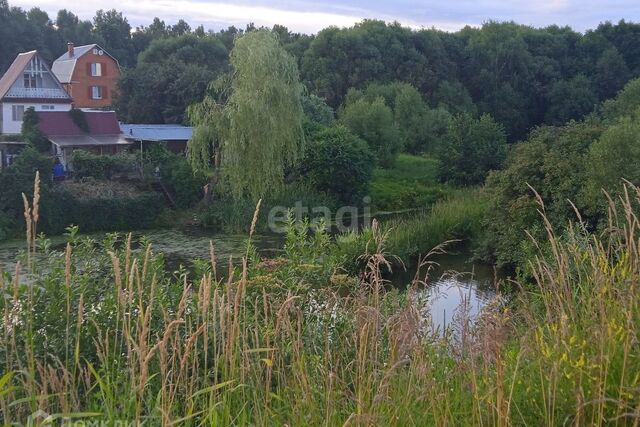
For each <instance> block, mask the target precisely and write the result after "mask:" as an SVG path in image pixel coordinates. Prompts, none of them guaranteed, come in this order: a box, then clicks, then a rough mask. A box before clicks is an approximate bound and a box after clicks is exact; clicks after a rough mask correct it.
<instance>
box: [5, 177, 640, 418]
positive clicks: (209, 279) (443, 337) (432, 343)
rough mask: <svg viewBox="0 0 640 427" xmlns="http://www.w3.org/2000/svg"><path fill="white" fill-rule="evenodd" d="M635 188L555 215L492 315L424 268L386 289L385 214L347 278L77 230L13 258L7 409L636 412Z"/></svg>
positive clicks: (72, 414) (125, 413)
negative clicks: (589, 219) (196, 266)
mask: <svg viewBox="0 0 640 427" xmlns="http://www.w3.org/2000/svg"><path fill="white" fill-rule="evenodd" d="M638 202H640V190H639V189H638V188H636V187H632V186H630V185H627V187H626V191H625V193H624V195H623V196H622V197H621V198H620V199H618V200H612V201H610V223H609V227H608V229H607V230H606V233H604V234H603V235H602V236H594V235H590V234H587V233H585V232H584V231H583V230H582V229H581V227H580V226H579V224H575V225H572V226H569V227H568V228H567V230H554V229H552V227H551V226H550V225H548V230H547V232H548V238H547V239H548V242H546V243H548V244H549V245H550V247H551V248H552V250H551V251H550V252H549V251H546V250H545V251H541V252H540V254H539V255H538V256H536V257H535V258H532V259H531V260H530V263H531V267H532V271H534V272H535V274H534V276H533V277H534V279H533V280H534V283H531V284H529V285H530V286H528V287H526V286H525V284H522V285H523V291H522V292H520V293H518V294H517V296H516V297H515V298H514V300H513V301H511V302H510V303H509V304H508V305H506V304H505V303H504V302H503V301H500V300H496V301H494V302H493V303H491V304H489V305H488V306H487V308H486V309H485V310H484V312H483V313H482V314H481V315H480V318H479V319H478V320H477V321H476V322H470V320H469V318H468V316H467V315H466V314H465V312H464V310H462V311H461V312H460V313H459V314H458V315H457V316H456V317H455V318H456V320H455V322H454V323H455V324H454V325H453V328H455V331H449V332H446V333H444V334H441V333H440V332H438V331H434V330H433V328H432V327H431V323H430V319H429V317H428V316H425V315H424V306H423V304H424V303H423V302H422V301H421V300H420V298H419V297H418V293H417V292H416V289H418V288H419V286H420V283H419V278H418V277H417V278H416V280H415V282H414V283H413V284H412V285H411V286H410V287H409V289H408V290H407V291H405V292H398V291H386V290H385V282H384V279H383V277H384V276H383V275H382V274H381V270H384V269H385V268H388V265H389V263H390V262H391V261H392V260H393V252H392V248H393V246H392V245H391V241H392V240H391V239H392V237H391V236H392V233H393V231H389V230H386V231H385V230H382V229H381V228H379V227H378V226H377V225H376V226H374V228H373V229H372V230H371V231H370V233H371V236H372V240H371V244H370V245H369V246H368V248H367V251H366V253H365V254H364V255H363V258H362V261H363V265H365V269H364V272H363V273H364V274H363V275H362V276H361V277H360V278H357V279H354V282H353V283H354V284H353V286H352V287H351V288H350V289H349V291H348V292H346V293H345V292H343V291H341V292H337V291H336V290H335V288H334V286H333V284H332V283H329V282H328V283H326V284H325V285H324V286H291V283H298V284H300V283H301V282H304V281H305V280H306V277H307V276H305V275H297V274H298V271H299V270H297V269H295V268H289V267H286V264H285V265H283V266H279V264H276V266H275V267H273V266H270V267H269V268H267V267H264V266H260V265H255V264H253V263H254V261H253V260H252V259H251V257H246V258H245V259H244V260H243V262H242V266H241V267H233V266H231V267H230V268H231V269H232V270H235V271H234V274H229V275H228V277H229V278H228V279H227V280H226V281H222V280H221V279H219V278H218V277H217V272H216V270H215V265H216V259H215V250H214V248H213V245H212V246H211V250H210V252H211V266H212V271H205V272H203V273H202V274H201V275H200V276H198V277H189V276H188V275H187V274H182V275H180V276H173V275H170V274H167V273H166V272H165V271H164V267H163V263H162V258H161V257H158V256H156V255H155V254H154V252H153V248H152V246H147V247H145V248H143V249H140V250H135V249H134V248H132V246H131V238H130V237H128V238H125V239H123V245H122V246H121V247H120V248H117V249H116V248H114V246H111V247H110V248H108V249H106V248H103V247H101V246H100V245H97V244H96V243H95V242H91V241H87V240H82V239H76V240H74V241H73V242H70V243H69V245H68V246H67V249H66V251H65V253H64V254H60V255H56V253H53V252H51V253H47V252H44V253H41V254H40V255H39V256H38V258H37V260H36V259H34V260H33V261H34V263H38V264H42V265H38V267H39V268H36V269H35V270H34V271H37V272H38V273H37V274H34V275H33V281H32V282H26V281H24V280H23V277H22V276H21V275H20V271H21V268H20V266H19V265H18V266H17V268H16V270H15V273H13V274H11V275H9V274H6V273H5V274H4V275H3V276H0V286H2V288H3V292H4V293H5V294H8V296H7V297H5V298H3V299H2V301H1V304H2V309H1V310H0V311H1V312H2V325H1V327H2V337H3V339H2V342H1V343H0V366H1V367H2V372H1V375H0V411H1V413H2V421H3V423H4V424H6V425H11V424H12V423H23V424H24V423H28V422H29V417H30V416H31V414H33V413H34V412H35V411H36V410H41V411H44V412H46V413H48V414H50V415H51V418H52V419H56V420H63V419H67V420H70V421H77V422H83V421H84V422H89V421H95V422H98V421H99V422H104V423H106V424H108V425H113V424H115V423H116V422H118V421H125V422H128V423H133V424H136V425H138V424H143V423H144V424H147V425H166V426H168V425H194V426H196V425H285V424H286V425H327V426H333V425H352V426H355V425H397V426H405V425H502V426H506V425H549V426H551V425H604V424H619V425H637V424H638V423H639V422H640V392H639V390H640V384H639V383H640V378H639V377H638V374H637V373H638V372H640V351H639V348H638V336H639V332H640V330H639V328H638V325H639V321H640V307H639V304H640V295H638V286H639V283H640V253H639V250H640V233H639V230H638V229H639V228H640V225H639V224H640V223H639V219H638V212H637V211H636V210H634V206H637V203H638ZM450 209H451V210H450V211H447V210H443V211H442V212H441V213H444V212H450V213H452V214H453V213H454V212H457V210H456V209H455V208H453V207H452V208H450ZM33 212H34V211H33V207H31V218H33ZM436 213H437V211H436ZM256 215H257V214H256ZM399 226H401V225H399ZM252 228H253V227H252ZM560 231H562V235H563V236H564V237H563V238H559V237H558V235H559V234H558V233H559V232H560ZM566 236H568V237H566ZM116 247H117V246H116ZM297 247H298V246H291V247H289V248H288V251H289V255H291V256H292V257H295V253H294V252H295V251H296V250H297V249H296V248H297ZM306 250H307V251H308V248H307V249H306ZM305 253H309V252H305ZM304 256H305V255H299V257H300V260H299V261H300V262H304V261H305V258H304ZM316 260H317V258H314V260H313V262H316ZM310 262H311V261H310ZM44 264H46V265H44ZM425 265H426V264H425ZM40 267H42V268H40ZM285 270H286V277H284V278H283V276H284V275H285V273H283V271H285ZM285 279H286V280H285ZM524 289H526V290H524ZM454 332H455V333H454Z"/></svg>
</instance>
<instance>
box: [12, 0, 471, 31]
mask: <svg viewBox="0 0 640 427" xmlns="http://www.w3.org/2000/svg"><path fill="white" fill-rule="evenodd" d="M11 4H12V5H14V6H20V7H23V8H25V9H29V8H31V7H34V4H33V2H32V1H29V0H26V1H25V0H14V1H12V2H11ZM271 4H273V3H271ZM37 6H38V7H40V8H41V9H43V10H46V11H47V12H48V13H49V14H50V15H51V16H52V17H54V16H55V14H56V13H57V10H58V9H60V8H64V7H67V8H69V10H70V11H72V12H73V13H75V14H76V15H78V16H80V17H81V18H82V19H91V18H92V17H93V16H94V15H95V12H96V10H98V9H113V8H115V9H117V10H119V11H122V12H123V13H124V15H125V16H126V17H127V19H128V20H129V22H130V23H131V24H132V25H133V26H138V25H147V24H149V23H151V21H152V19H153V17H156V16H157V17H159V18H161V19H163V20H165V21H167V23H172V22H176V21H177V20H178V19H184V20H185V21H187V22H188V23H189V24H190V25H191V26H197V25H200V24H202V25H204V26H205V28H216V29H217V28H221V27H226V26H228V25H236V26H239V27H244V26H245V25H246V24H248V23H251V22H253V23H254V24H256V25H258V26H261V25H264V26H268V27H270V26H273V25H274V24H281V25H285V26H286V27H288V28H289V29H290V30H292V31H296V32H304V33H316V32H318V31H319V30H321V29H323V28H326V27H328V26H331V25H333V26H338V27H350V26H352V25H354V24H355V23H357V22H360V21H362V20H363V19H382V20H385V21H389V22H391V21H398V22H400V23H401V24H402V25H405V26H408V27H411V28H422V27H432V26H433V27H436V28H439V29H442V30H447V31H454V30H458V29H460V28H462V27H464V26H465V25H466V23H463V22H456V21H453V20H441V21H438V20H429V21H418V20H414V19H407V18H405V17H403V16H402V15H401V14H399V15H396V16H394V15H390V14H387V13H380V12H376V11H374V10H367V9H363V8H359V7H345V6H342V7H340V6H333V5H330V4H329V5H327V4H325V5H319V4H315V5H310V6H311V7H310V8H309V9H308V10H300V9H298V10H296V9H288V8H283V7H278V6H268V5H260V4H257V5H256V4H246V3H245V4H241V3H233V4H232V3H225V2H202V1H195V0H160V1H157V0H155V1H151V0H138V1H135V2H131V1H124V0H112V1H109V2H106V1H104V0H85V1H83V2H77V3H76V2H74V3H73V4H72V5H69V6H67V5H65V4H61V3H60V1H58V0H38V3H37ZM295 6H297V7H301V6H302V5H301V4H295ZM327 6H329V7H327ZM314 7H324V9H326V10H314V9H313V8H314Z"/></svg>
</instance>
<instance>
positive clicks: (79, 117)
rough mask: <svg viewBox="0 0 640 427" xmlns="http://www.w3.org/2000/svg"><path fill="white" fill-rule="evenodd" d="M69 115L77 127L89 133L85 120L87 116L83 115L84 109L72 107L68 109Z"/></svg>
mask: <svg viewBox="0 0 640 427" xmlns="http://www.w3.org/2000/svg"><path fill="white" fill-rule="evenodd" d="M69 115H70V116H71V120H73V123H75V125H76V126H78V129H80V130H82V131H83V132H84V133H89V132H90V129H89V123H88V122H87V116H85V114H84V111H82V110H80V109H78V108H72V109H71V110H69Z"/></svg>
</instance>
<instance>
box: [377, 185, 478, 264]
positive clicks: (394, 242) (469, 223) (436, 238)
mask: <svg viewBox="0 0 640 427" xmlns="http://www.w3.org/2000/svg"><path fill="white" fill-rule="evenodd" d="M487 201H488V199H487V197H486V195H485V194H484V193H483V192H482V191H479V190H476V189H467V190H459V191H457V192H455V193H453V194H452V195H451V196H450V197H448V198H445V199H443V200H441V201H438V202H436V203H435V204H434V205H433V207H432V208H431V209H430V210H427V211H424V212H423V213H418V214H415V215H411V216H409V217H407V218H405V219H399V220H396V221H391V222H389V223H387V224H385V227H387V229H389V230H390V231H389V236H388V241H387V249H388V252H389V253H390V254H393V255H395V256H398V257H400V258H401V259H402V260H403V261H405V262H406V263H410V262H412V261H413V260H414V259H415V257H416V256H418V255H426V254H427V252H429V251H430V250H431V249H432V248H434V247H435V246H437V245H439V244H440V243H443V242H445V241H448V240H454V239H462V240H464V241H465V243H467V244H468V243H473V242H476V241H479V240H481V238H482V236H483V234H484V227H483V224H482V222H483V219H484V218H485V217H486V214H487V212H488V207H489V204H488V202H487Z"/></svg>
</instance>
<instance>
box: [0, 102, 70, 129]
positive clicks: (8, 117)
mask: <svg viewBox="0 0 640 427" xmlns="http://www.w3.org/2000/svg"><path fill="white" fill-rule="evenodd" d="M0 105H1V106H2V122H1V127H0V133H20V132H21V131H22V121H13V116H12V114H11V107H12V106H13V105H24V109H25V111H26V109H27V108H29V107H34V108H35V110H36V111H69V110H70V109H71V104H53V103H47V102H39V103H37V104H34V103H26V102H3V103H2V104H0ZM43 105H52V106H53V109H52V110H51V109H48V110H44V109H43V108H42V106H43Z"/></svg>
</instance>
